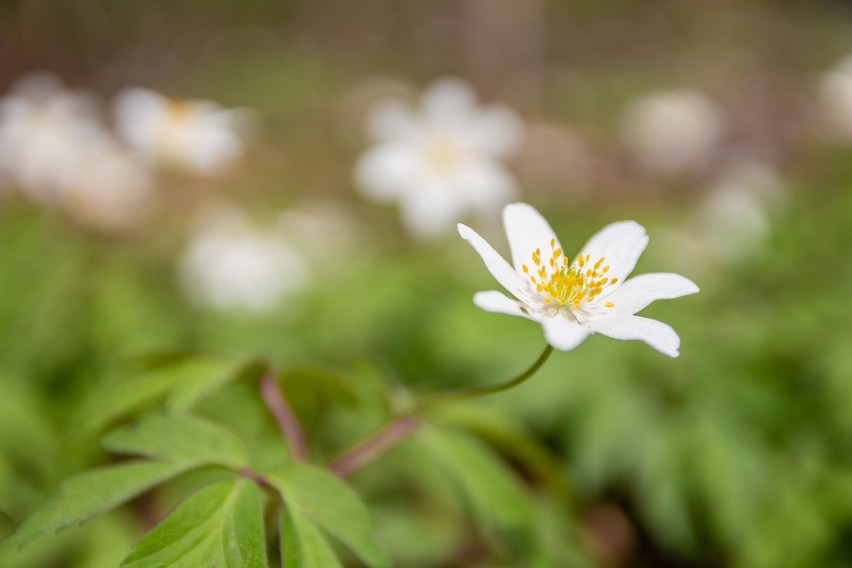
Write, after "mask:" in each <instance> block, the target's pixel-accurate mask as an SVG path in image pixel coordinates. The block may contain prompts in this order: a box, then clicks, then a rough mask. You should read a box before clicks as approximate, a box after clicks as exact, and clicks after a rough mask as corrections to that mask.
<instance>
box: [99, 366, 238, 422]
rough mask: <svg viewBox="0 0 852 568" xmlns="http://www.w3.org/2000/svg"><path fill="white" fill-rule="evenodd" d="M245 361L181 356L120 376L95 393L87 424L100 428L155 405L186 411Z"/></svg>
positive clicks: (233, 377)
mask: <svg viewBox="0 0 852 568" xmlns="http://www.w3.org/2000/svg"><path fill="white" fill-rule="evenodd" d="M244 366H245V362H243V361H239V360H236V361H235V360H233V359H228V358H215V357H183V358H179V359H177V360H175V361H168V362H166V363H165V364H162V365H156V366H154V367H153V368H150V369H145V370H143V371H141V372H139V373H137V374H136V375H134V376H132V377H130V378H127V377H122V378H120V379H117V380H115V381H113V382H111V383H109V384H107V385H104V388H103V390H101V391H98V392H97V393H96V394H95V395H94V396H93V397H92V399H91V400H90V401H89V404H88V405H87V406H86V407H85V413H86V415H87V416H90V417H91V418H90V420H89V421H88V423H87V424H86V425H87V426H88V427H89V428H91V429H94V430H96V429H99V428H101V427H103V426H104V425H106V424H109V423H110V422H112V421H114V420H116V419H117V418H120V417H123V416H125V415H127V414H129V413H131V412H134V411H138V410H140V409H142V408H145V407H147V406H151V405H152V404H154V403H157V402H164V403H165V407H166V408H167V409H168V410H169V411H172V412H186V411H188V410H190V409H191V408H192V407H193V406H194V405H196V404H197V403H198V402H199V401H201V400H202V399H203V398H204V397H205V396H208V395H210V394H212V393H214V392H215V391H217V390H218V389H220V388H222V387H223V386H224V385H225V384H227V383H228V382H229V381H233V380H236V379H237V378H239V376H240V370H241V369H243V367H244Z"/></svg>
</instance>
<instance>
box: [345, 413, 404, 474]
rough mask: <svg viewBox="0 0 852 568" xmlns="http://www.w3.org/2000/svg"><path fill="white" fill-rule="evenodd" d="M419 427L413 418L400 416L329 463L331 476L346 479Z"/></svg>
mask: <svg viewBox="0 0 852 568" xmlns="http://www.w3.org/2000/svg"><path fill="white" fill-rule="evenodd" d="M419 425H420V421H419V420H417V419H416V418H414V417H413V416H400V417H398V418H396V419H394V420H392V421H391V422H390V423H388V424H387V426H385V427H384V428H382V429H381V430H379V431H378V432H376V433H375V434H373V435H372V436H370V437H369V438H367V439H366V440H364V441H363V442H361V443H360V444H358V445H357V446H355V447H354V448H353V449H351V450H349V451H348V452H346V453H345V454H343V455H342V456H340V457H339V458H337V459H336V460H334V461H333V462H331V464H330V465H329V466H328V468H329V469H330V470H331V472H332V473H333V474H335V475H338V476H340V477H346V476H347V475H349V474H351V473H352V472H354V471H356V470H357V469H359V468H361V467H363V466H365V465H367V464H368V463H370V462H371V461H373V460H374V459H376V458H377V457H379V456H380V455H382V454H383V453H385V452H386V451H388V450H389V449H391V448H392V447H394V446H395V445H397V444H398V443H399V442H401V441H403V440H404V439H406V438H407V437H408V436H409V435H411V434H412V433H413V432H414V431H415V430H416V429H417V426H419Z"/></svg>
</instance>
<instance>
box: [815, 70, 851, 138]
mask: <svg viewBox="0 0 852 568" xmlns="http://www.w3.org/2000/svg"><path fill="white" fill-rule="evenodd" d="M818 96H819V103H820V109H819V110H820V113H821V118H822V120H823V123H824V124H823V125H824V127H825V128H826V130H827V131H828V132H829V133H830V134H832V135H834V136H836V137H837V138H838V139H841V140H845V141H847V142H848V141H852V56H850V57H847V58H846V59H844V60H843V61H841V62H840V63H839V64H838V65H837V66H836V67H835V68H834V69H833V70H832V71H829V72H828V73H826V74H825V75H823V77H822V79H821V81H820V84H819V95H818Z"/></svg>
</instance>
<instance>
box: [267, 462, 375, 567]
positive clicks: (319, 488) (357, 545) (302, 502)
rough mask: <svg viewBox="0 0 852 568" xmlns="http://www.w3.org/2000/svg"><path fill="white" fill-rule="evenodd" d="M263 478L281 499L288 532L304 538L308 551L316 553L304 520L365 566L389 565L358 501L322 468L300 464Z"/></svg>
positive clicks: (316, 547)
mask: <svg viewBox="0 0 852 568" xmlns="http://www.w3.org/2000/svg"><path fill="white" fill-rule="evenodd" d="M266 477H267V478H268V480H269V482H270V483H271V484H272V486H273V487H275V488H276V489H277V490H278V491H279V492H280V493H281V496H282V497H283V498H284V501H285V503H286V504H287V507H288V511H289V512H288V513H286V515H288V516H289V518H288V519H287V522H288V523H290V526H289V528H288V530H289V531H290V532H292V533H293V534H297V535H301V536H302V537H304V538H306V539H307V542H306V543H305V544H304V546H305V547H307V548H308V550H311V551H314V552H315V553H319V552H318V549H319V548H320V547H319V545H318V539H317V538H316V535H313V534H312V533H313V532H315V530H314V529H312V528H311V526H310V525H309V524H306V523H304V522H303V519H302V517H304V520H307V521H309V522H310V523H313V524H315V525H316V526H318V527H320V528H322V529H324V530H326V531H327V532H329V533H330V534H332V535H333V536H334V537H335V538H337V539H339V540H340V541H341V542H343V543H344V544H346V545H347V546H348V547H349V548H350V549H351V550H352V552H354V553H355V554H356V555H357V556H358V557H359V558H360V559H361V560H362V561H364V562H365V563H366V564H367V565H369V566H372V567H374V568H381V567H383V566H389V561H388V559H387V557H386V555H385V553H384V551H383V550H382V549H381V548H380V547H379V546H378V545H377V544H376V542H375V541H374V539H373V535H372V532H373V527H372V522H371V521H370V514H369V512H368V510H367V507H366V506H365V505H364V503H362V502H361V499H360V498H359V497H358V495H357V494H355V492H354V491H352V489H350V488H349V487H348V486H347V485H346V484H345V483H344V482H343V481H341V480H340V479H338V478H337V477H335V476H334V475H332V474H331V473H329V472H328V471H325V470H323V469H320V468H317V467H313V466H310V465H306V464H302V463H292V464H289V465H288V466H287V467H284V468H281V469H278V470H276V471H273V472H269V473H268V474H267V475H266Z"/></svg>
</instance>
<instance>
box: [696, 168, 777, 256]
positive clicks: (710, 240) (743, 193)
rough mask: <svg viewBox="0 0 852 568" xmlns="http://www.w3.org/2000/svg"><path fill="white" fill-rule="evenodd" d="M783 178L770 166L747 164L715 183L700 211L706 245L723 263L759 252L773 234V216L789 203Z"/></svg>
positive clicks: (726, 173)
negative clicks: (786, 202) (771, 232)
mask: <svg viewBox="0 0 852 568" xmlns="http://www.w3.org/2000/svg"><path fill="white" fill-rule="evenodd" d="M786 197H787V196H786V189H785V187H784V182H783V181H782V180H781V177H780V176H779V175H778V174H777V173H776V172H775V171H774V170H772V169H771V168H769V167H768V166H765V165H762V164H759V163H753V162H746V163H742V164H738V165H737V166H734V167H731V168H729V169H728V170H727V171H726V172H724V174H723V175H722V176H721V177H720V178H719V179H718V180H717V181H716V183H715V184H714V185H713V187H712V188H711V191H710V194H709V195H708V197H707V199H706V200H705V202H704V204H703V207H702V209H701V223H700V225H701V228H702V230H703V235H704V238H705V239H706V241H707V245H708V246H709V247H710V249H711V250H712V251H713V252H714V253H715V254H716V255H717V256H718V257H720V259H722V260H725V261H729V262H730V261H737V260H741V259H743V258H746V257H748V256H749V255H750V254H752V253H754V252H755V251H757V250H759V249H760V248H761V247H762V246H763V245H764V244H765V243H766V240H767V239H768V237H769V234H770V231H771V214H772V213H773V212H778V211H779V210H781V209H782V208H783V206H784V204H785V201H786Z"/></svg>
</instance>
